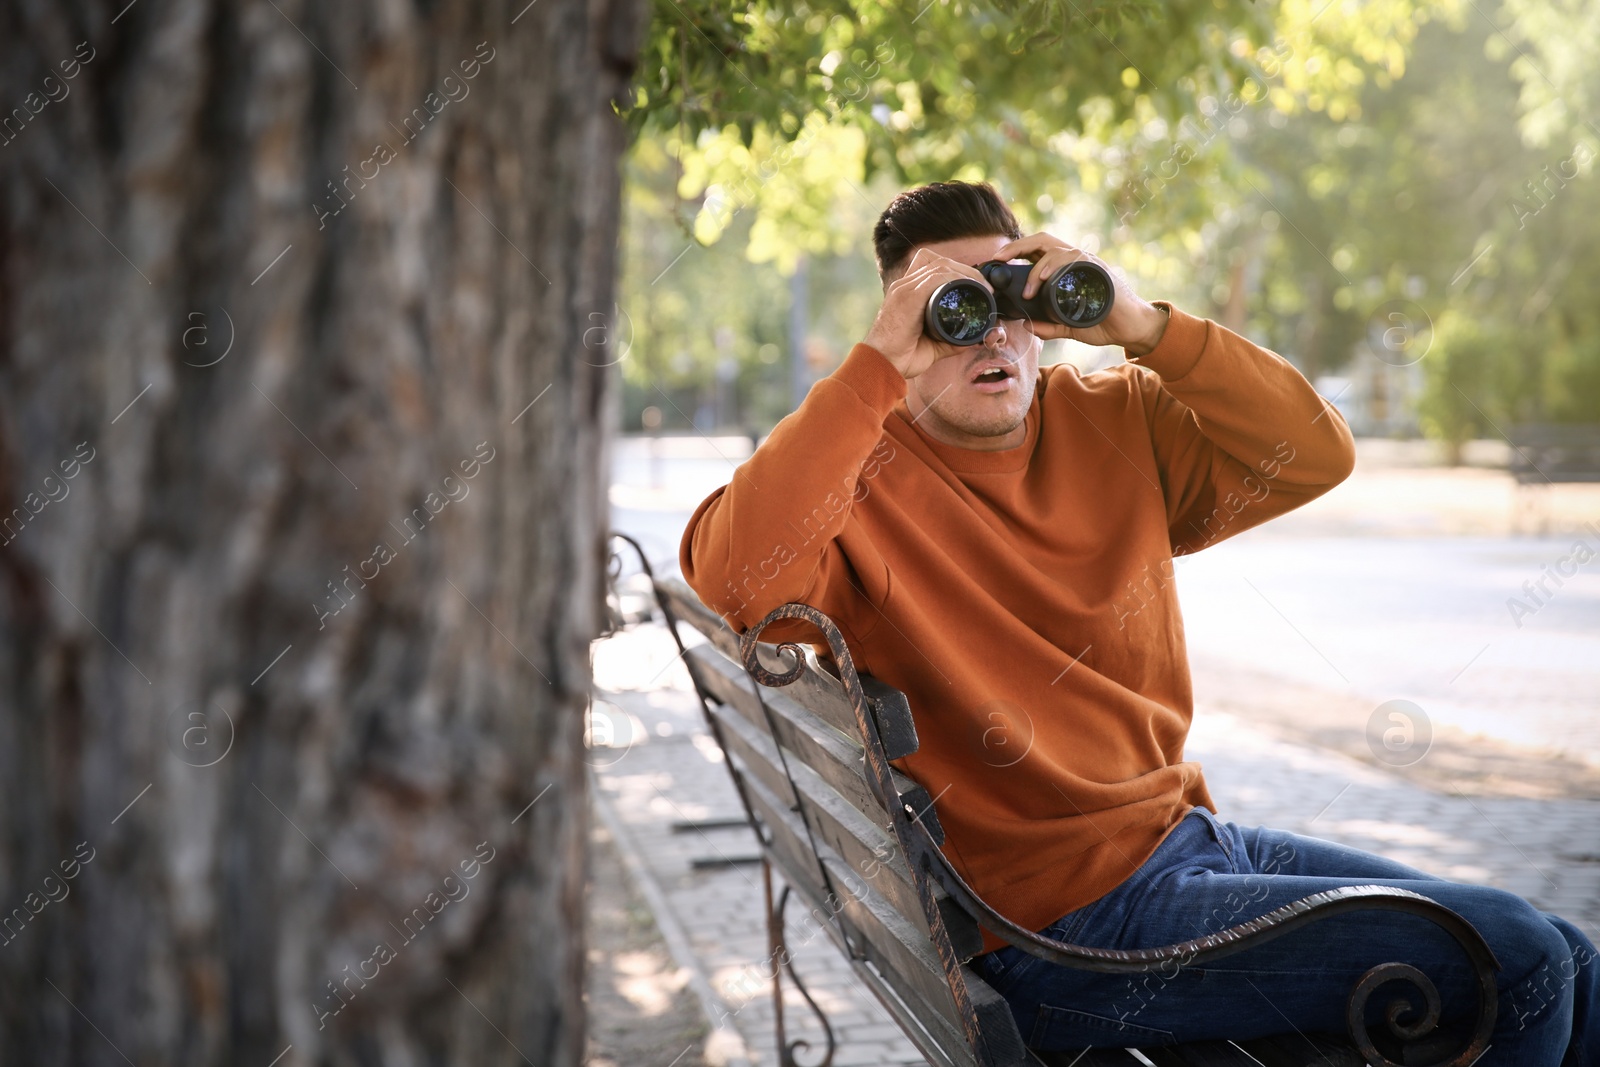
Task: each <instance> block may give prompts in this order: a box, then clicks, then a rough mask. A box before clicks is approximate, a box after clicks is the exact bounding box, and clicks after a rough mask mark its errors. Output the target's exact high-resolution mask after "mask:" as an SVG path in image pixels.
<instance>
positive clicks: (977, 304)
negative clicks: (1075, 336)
mask: <svg viewBox="0 0 1600 1067" xmlns="http://www.w3.org/2000/svg"><path fill="white" fill-rule="evenodd" d="M977 269H978V273H979V274H982V275H983V279H984V281H986V282H988V283H989V287H988V288H985V287H984V286H983V285H981V284H979V283H978V282H976V281H974V280H972V279H971V278H956V279H954V280H952V281H948V282H944V283H943V284H941V285H940V286H939V287H938V288H936V289H934V291H933V294H932V295H931V296H929V297H928V310H927V313H926V315H925V316H924V326H925V327H926V329H927V332H928V335H929V336H931V337H933V338H936V339H937V340H940V341H943V342H945V343H946V344H952V345H963V346H964V345H975V344H977V343H978V342H980V341H982V340H983V338H984V335H985V334H987V333H988V332H989V330H990V328H991V327H993V326H994V324H995V321H996V320H997V319H1034V320H1037V321H1040V322H1058V323H1060V324H1062V325H1063V326H1071V327H1074V328H1075V329H1084V328H1086V327H1089V326H1094V325H1097V324H1099V323H1100V322H1102V321H1103V320H1104V319H1105V317H1106V316H1107V315H1109V314H1111V302H1112V298H1113V297H1114V295H1115V293H1116V289H1115V287H1114V286H1113V284H1112V282H1111V275H1109V274H1107V273H1106V271H1105V269H1104V268H1103V267H1101V266H1100V265H1099V264H1097V263H1091V262H1089V261H1088V260H1079V261H1078V262H1077V263H1069V264H1067V265H1066V266H1065V267H1062V268H1061V269H1060V270H1058V271H1056V272H1055V273H1054V274H1052V275H1051V276H1050V279H1049V281H1047V282H1045V283H1044V284H1043V285H1042V286H1040V287H1039V291H1038V292H1037V293H1034V294H1033V296H1031V297H1029V298H1027V299H1024V298H1023V296H1022V289H1023V286H1025V285H1026V284H1027V282H1028V273H1029V272H1030V271H1031V270H1033V264H1032V263H1002V262H1000V261H999V260H998V259H991V260H989V261H988V262H987V263H980V264H979V265H978V268H977Z"/></svg>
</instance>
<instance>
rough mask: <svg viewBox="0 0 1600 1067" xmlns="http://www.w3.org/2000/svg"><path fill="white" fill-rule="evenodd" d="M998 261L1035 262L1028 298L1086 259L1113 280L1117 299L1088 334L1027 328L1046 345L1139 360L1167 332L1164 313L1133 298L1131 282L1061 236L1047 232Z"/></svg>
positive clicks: (1045, 324) (1016, 244) (1007, 250)
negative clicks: (1116, 351)
mask: <svg viewBox="0 0 1600 1067" xmlns="http://www.w3.org/2000/svg"><path fill="white" fill-rule="evenodd" d="M994 258H995V259H998V260H1000V261H1001V262H1010V261H1011V260H1013V259H1029V260H1032V261H1033V269H1032V270H1031V271H1029V272H1028V284H1027V285H1026V286H1025V287H1024V288H1023V291H1022V295H1023V296H1024V297H1025V298H1026V297H1031V296H1033V294H1034V293H1036V292H1038V291H1039V287H1040V286H1041V285H1043V284H1044V283H1045V282H1046V281H1047V280H1048V279H1049V278H1050V275H1052V274H1054V273H1055V272H1056V271H1058V270H1060V269H1061V268H1062V267H1065V266H1068V265H1069V264H1072V263H1078V262H1080V261H1083V260H1087V261H1088V262H1090V263H1094V264H1096V265H1097V266H1099V267H1101V268H1102V269H1104V270H1105V272H1106V273H1107V274H1109V275H1110V276H1111V281H1112V284H1113V286H1114V287H1115V289H1116V297H1115V299H1113V300H1112V302H1111V314H1109V315H1107V316H1106V317H1105V320H1104V321H1102V322H1101V323H1100V324H1099V325H1096V326H1091V327H1089V328H1088V329H1075V328H1074V327H1071V326H1063V325H1061V324H1060V323H1057V322H1050V321H1049V320H1039V319H1030V320H1029V325H1030V327H1031V328H1032V329H1033V332H1034V334H1035V335H1036V336H1038V337H1041V338H1044V339H1045V340H1052V339H1054V338H1057V337H1068V338H1071V339H1072V340H1074V341H1082V342H1083V343H1084V344H1086V345H1121V346H1122V347H1123V348H1125V349H1127V352H1128V355H1130V356H1135V357H1138V356H1143V355H1147V354H1148V353H1149V352H1150V351H1151V350H1152V349H1153V348H1155V346H1156V345H1157V344H1159V343H1160V341H1161V336H1162V334H1163V333H1164V332H1165V331H1166V328H1167V314H1166V312H1164V311H1162V310H1161V309H1160V308H1158V307H1156V306H1155V305H1154V304H1152V303H1150V302H1149V301H1148V300H1145V299H1144V298H1142V297H1141V296H1139V294H1138V293H1135V292H1134V291H1133V288H1132V287H1131V286H1129V285H1128V282H1127V279H1125V278H1123V277H1122V276H1121V275H1120V273H1119V272H1117V271H1114V270H1112V269H1111V268H1110V267H1109V266H1107V264H1106V263H1105V262H1104V261H1103V260H1101V259H1099V258H1097V257H1095V256H1091V255H1090V254H1089V253H1087V252H1085V251H1084V250H1083V249H1081V248H1074V247H1073V246H1072V245H1069V244H1067V242H1065V241H1063V240H1061V238H1059V237H1055V236H1053V235H1051V234H1048V233H1033V234H1029V235H1027V236H1026V237H1021V238H1019V239H1017V240H1015V241H1012V242H1011V243H1010V244H1008V245H1006V246H1005V247H1003V248H1001V249H1000V250H999V251H998V252H996V253H995V255H994Z"/></svg>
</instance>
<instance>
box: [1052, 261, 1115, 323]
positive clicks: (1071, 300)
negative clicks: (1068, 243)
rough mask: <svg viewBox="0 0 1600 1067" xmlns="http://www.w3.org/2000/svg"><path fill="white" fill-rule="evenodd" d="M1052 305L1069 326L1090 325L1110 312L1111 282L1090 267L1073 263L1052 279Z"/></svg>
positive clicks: (1097, 269)
mask: <svg viewBox="0 0 1600 1067" xmlns="http://www.w3.org/2000/svg"><path fill="white" fill-rule="evenodd" d="M1053 280H1054V283H1055V284H1054V286H1053V287H1052V289H1051V298H1052V303H1054V304H1055V309H1056V311H1058V312H1059V313H1060V317H1061V321H1062V322H1064V323H1066V324H1067V325H1069V326H1079V325H1092V324H1094V323H1098V322H1099V321H1100V320H1102V319H1104V318H1105V317H1106V313H1107V312H1109V311H1110V310H1111V294H1112V291H1113V290H1112V286H1111V279H1110V277H1108V276H1107V275H1106V272H1105V271H1103V270H1101V269H1099V268H1098V267H1096V266H1094V264H1092V263H1074V264H1072V265H1071V266H1070V267H1065V268H1063V269H1062V270H1061V271H1060V272H1059V273H1058V274H1057V275H1056V276H1055V278H1054V279H1053Z"/></svg>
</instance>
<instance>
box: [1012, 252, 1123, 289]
mask: <svg viewBox="0 0 1600 1067" xmlns="http://www.w3.org/2000/svg"><path fill="white" fill-rule="evenodd" d="M1084 261H1088V262H1090V263H1100V261H1099V260H1098V259H1096V258H1095V257H1094V256H1091V255H1090V254H1089V253H1087V252H1085V251H1084V250H1083V249H1081V248H1077V247H1075V246H1073V245H1069V244H1067V243H1066V242H1065V241H1062V242H1060V243H1059V244H1057V245H1056V247H1055V248H1054V249H1052V250H1051V251H1050V252H1049V253H1047V254H1045V255H1044V256H1042V257H1040V258H1039V259H1038V260H1037V261H1036V262H1035V263H1034V265H1033V269H1032V270H1030V271H1028V281H1027V284H1025V285H1024V286H1023V287H1022V296H1023V298H1024V299H1027V298H1028V297H1031V296H1033V294H1034V293H1036V292H1038V291H1039V288H1040V287H1041V286H1042V285H1044V283H1045V282H1046V281H1048V280H1049V279H1050V276H1051V275H1053V274H1054V273H1055V272H1056V271H1058V270H1060V269H1061V268H1062V267H1070V266H1072V264H1074V263H1081V262H1084ZM1100 265H1101V266H1102V267H1104V266H1105V264H1103V263H1100ZM1109 270H1110V268H1107V272H1108V273H1109Z"/></svg>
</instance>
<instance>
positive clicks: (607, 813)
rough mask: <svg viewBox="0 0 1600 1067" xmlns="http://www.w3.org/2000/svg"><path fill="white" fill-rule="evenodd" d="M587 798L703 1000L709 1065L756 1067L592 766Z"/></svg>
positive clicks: (671, 951) (676, 959)
mask: <svg viewBox="0 0 1600 1067" xmlns="http://www.w3.org/2000/svg"><path fill="white" fill-rule="evenodd" d="M589 795H590V797H591V798H592V799H593V802H594V808H595V811H596V812H597V813H598V814H599V816H600V821H601V822H602V823H603V824H604V825H605V828H606V830H607V831H608V832H609V833H610V834H611V839H612V840H613V841H614V842H615V843H616V846H617V852H618V854H619V855H620V856H621V857H622V865H623V867H624V868H626V869H627V872H628V877H629V878H630V879H631V880H632V881H633V884H634V887H635V888H636V889H638V891H639V895H640V896H642V897H644V899H645V904H646V905H647V906H648V907H649V908H650V913H651V914H652V915H653V916H655V920H656V928H657V929H659V930H660V931H661V939H662V940H663V941H665V942H666V944H667V952H668V953H669V954H670V955H671V956H672V961H673V962H674V963H676V964H677V965H678V966H679V967H681V968H683V970H684V971H686V972H687V973H688V975H689V988H690V989H692V990H694V995H695V999H696V1000H697V1001H699V1002H700V1010H701V1012H702V1013H704V1015H705V1017H706V1022H707V1024H709V1025H710V1027H711V1033H710V1034H708V1035H707V1037H706V1043H705V1060H706V1063H707V1064H709V1065H710V1067H753V1065H752V1064H751V1062H750V1052H749V1049H748V1048H747V1047H746V1045H745V1043H744V1035H742V1034H740V1033H739V1031H738V1030H737V1029H736V1028H735V1027H733V1026H731V1025H729V1024H728V1023H726V1022H723V1021H721V1020H725V1019H728V1018H729V1017H730V1016H732V1015H733V1014H735V1013H734V1012H733V1011H731V1010H730V1009H729V1008H728V1005H727V1003H726V1002H725V1001H724V1000H723V999H722V997H721V996H720V995H719V994H718V993H717V991H716V989H715V988H714V987H713V986H712V985H711V979H710V978H709V977H708V976H707V975H706V972H705V971H704V970H703V969H702V968H701V966H700V961H699V959H698V958H696V956H695V954H694V949H693V947H692V946H691V945H690V943H689V935H688V933H687V932H686V931H685V930H684V928H683V925H682V924H681V923H679V922H678V916H677V915H676V914H675V913H674V912H673V910H672V905H671V904H670V903H668V901H667V894H666V892H665V891H664V890H663V889H662V888H661V885H660V883H658V882H657V881H656V879H655V876H654V875H652V874H651V873H650V871H649V869H648V868H647V867H646V866H645V865H644V861H642V860H641V859H640V858H639V850H638V847H637V846H636V845H635V844H634V841H633V835H632V834H631V833H629V831H628V829H627V827H626V826H625V825H624V824H623V822H622V820H621V819H620V818H618V817H617V813H616V812H615V811H613V810H612V807H611V803H610V801H609V800H607V799H606V796H605V793H604V791H603V790H601V788H600V783H599V781H598V780H597V779H596V777H595V773H594V769H593V768H592V767H591V768H590V769H589Z"/></svg>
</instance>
